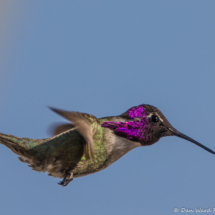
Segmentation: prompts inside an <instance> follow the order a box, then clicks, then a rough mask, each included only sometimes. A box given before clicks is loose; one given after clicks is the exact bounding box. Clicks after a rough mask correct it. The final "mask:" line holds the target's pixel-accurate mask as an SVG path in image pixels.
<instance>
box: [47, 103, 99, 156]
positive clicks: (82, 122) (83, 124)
mask: <svg viewBox="0 0 215 215" xmlns="http://www.w3.org/2000/svg"><path fill="white" fill-rule="evenodd" d="M50 109H51V110H52V111H54V112H55V113H57V114H59V115H61V116H62V117H64V118H66V119H67V120H69V121H71V122H72V123H73V124H71V126H72V125H74V127H76V128H77V130H78V132H79V133H80V134H81V135H82V136H83V138H84V139H85V141H86V143H85V144H84V155H85V157H86V159H89V158H90V157H91V158H93V157H94V154H95V149H94V143H93V128H92V123H93V122H95V121H97V118H96V117H95V116H93V115H90V114H86V113H80V112H74V111H65V110H60V109H56V108H52V107H50ZM66 127H67V128H68V127H69V126H65V127H64V128H66ZM58 128H59V127H58Z"/></svg>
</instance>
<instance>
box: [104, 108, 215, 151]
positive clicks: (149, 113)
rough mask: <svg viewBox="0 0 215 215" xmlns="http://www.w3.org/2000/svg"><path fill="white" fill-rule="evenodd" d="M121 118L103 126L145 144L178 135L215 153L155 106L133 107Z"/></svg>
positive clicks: (107, 122)
mask: <svg viewBox="0 0 215 215" xmlns="http://www.w3.org/2000/svg"><path fill="white" fill-rule="evenodd" d="M120 118H121V119H122V120H120V122H117V121H106V122H103V123H102V127H106V128H109V129H111V130H113V131H114V132H115V134H116V135H118V136H122V137H125V138H127V139H129V140H132V141H138V142H140V143H141V144H142V145H143V146H145V145H151V144H154V143H156V142H157V141H158V140H159V139H160V138H161V137H166V136H178V137H180V138H183V139H186V140H188V141H190V142H192V143H195V144H196V145H198V146H200V147H202V148H204V149H205V150H207V151H209V152H211V153H213V154H215V152H213V151H212V150H210V149H209V148H207V147H206V146H204V145H202V144H200V143H198V142H197V141H195V140H193V139H191V138H190V137H188V136H186V135H184V134H182V133H181V132H179V131H177V130H176V129H175V128H174V127H173V126H172V125H171V124H170V123H169V121H168V120H167V119H166V117H165V116H164V115H163V114H162V112H161V111H160V110H158V109H157V108H156V107H154V106H151V105H144V104H143V105H139V106H136V107H132V108H130V109H129V110H127V111H126V112H125V113H123V114H122V115H120Z"/></svg>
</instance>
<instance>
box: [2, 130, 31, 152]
mask: <svg viewBox="0 0 215 215" xmlns="http://www.w3.org/2000/svg"><path fill="white" fill-rule="evenodd" d="M26 139H27V138H26ZM25 141H26V140H24V139H23V138H19V137H15V136H12V135H7V134H2V133H0V143H1V144H3V145H5V146H6V147H8V148H9V149H10V150H11V151H12V152H14V153H15V154H17V155H21V156H26V155H27V151H28V149H27V147H26V146H25V145H24V144H25Z"/></svg>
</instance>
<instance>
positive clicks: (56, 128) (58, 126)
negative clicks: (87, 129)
mask: <svg viewBox="0 0 215 215" xmlns="http://www.w3.org/2000/svg"><path fill="white" fill-rule="evenodd" d="M72 128H75V125H74V124H71V123H67V124H62V123H54V124H52V125H51V126H50V127H49V128H48V134H50V135H51V136H55V135H58V134H60V133H63V132H65V131H68V130H70V129H72Z"/></svg>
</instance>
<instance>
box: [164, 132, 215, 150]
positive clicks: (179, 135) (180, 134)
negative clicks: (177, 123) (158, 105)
mask: <svg viewBox="0 0 215 215" xmlns="http://www.w3.org/2000/svg"><path fill="white" fill-rule="evenodd" d="M168 129H169V130H170V131H171V132H172V133H173V134H174V135H175V136H177V137H180V138H183V139H185V140H188V141H190V142H192V143H194V144H196V145H197V146H200V147H201V148H203V149H205V150H206V151H208V152H210V153H212V154H215V152H214V151H212V150H211V149H209V148H208V147H206V146H204V145H202V144H201V143H199V142H197V141H195V140H193V139H192V138H190V137H188V136H186V135H185V134H182V133H181V132H179V131H177V130H176V129H172V128H168Z"/></svg>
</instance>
